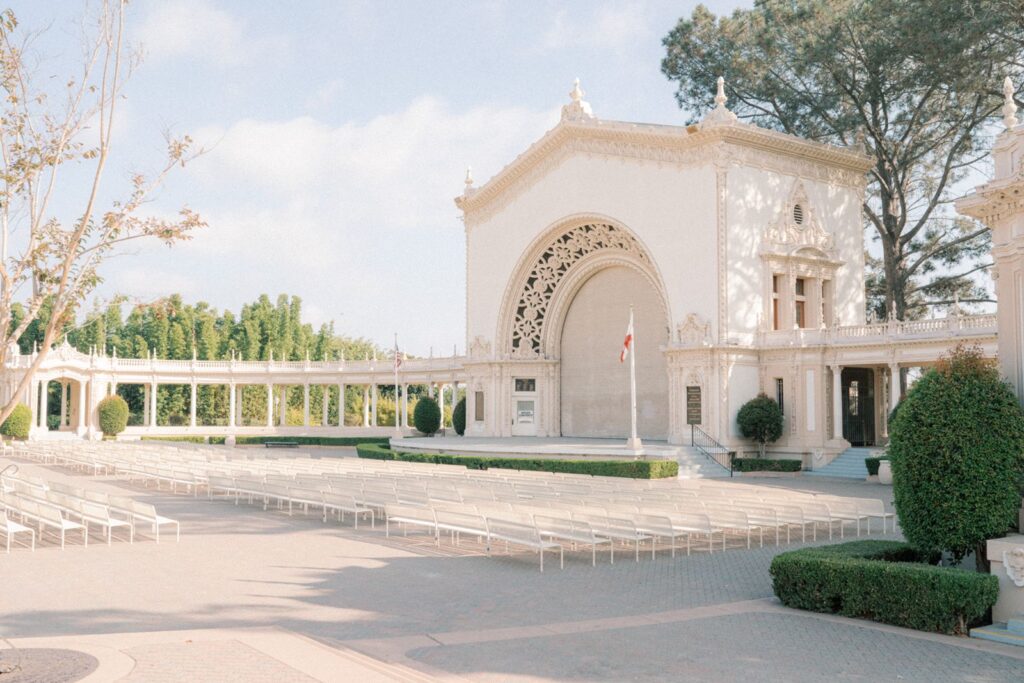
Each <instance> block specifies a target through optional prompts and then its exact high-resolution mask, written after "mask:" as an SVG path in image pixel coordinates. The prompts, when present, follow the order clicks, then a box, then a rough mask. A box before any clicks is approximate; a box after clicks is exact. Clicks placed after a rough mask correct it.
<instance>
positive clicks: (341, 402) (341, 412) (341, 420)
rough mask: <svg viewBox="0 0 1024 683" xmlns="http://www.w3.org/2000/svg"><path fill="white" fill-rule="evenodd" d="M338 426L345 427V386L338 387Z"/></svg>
mask: <svg viewBox="0 0 1024 683" xmlns="http://www.w3.org/2000/svg"><path fill="white" fill-rule="evenodd" d="M338 426H339V427H344V426H345V385H344V384H339V385H338Z"/></svg>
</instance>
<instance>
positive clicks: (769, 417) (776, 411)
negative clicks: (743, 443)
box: [736, 394, 782, 458]
mask: <svg viewBox="0 0 1024 683" xmlns="http://www.w3.org/2000/svg"><path fill="white" fill-rule="evenodd" d="M736 423H737V424H738V425H739V428H740V434H742V435H743V436H744V437H745V438H747V439H753V440H754V441H756V442H757V447H758V451H759V452H760V454H761V457H762V458H764V448H765V444H768V443H772V442H774V441H778V440H779V437H780V436H782V409H781V408H779V404H778V403H776V402H775V399H773V398H769V397H768V396H766V395H765V394H758V395H757V396H756V397H754V398H752V399H750V400H749V401H747V402H746V403H744V404H743V406H742V407H741V408H740V412H739V413H738V414H737V415H736Z"/></svg>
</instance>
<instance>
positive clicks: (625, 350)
mask: <svg viewBox="0 0 1024 683" xmlns="http://www.w3.org/2000/svg"><path fill="white" fill-rule="evenodd" d="M632 345H633V311H632V310H631V311H630V312H629V327H627V328H626V340H625V341H624V342H622V352H621V353H619V362H620V363H624V362H625V361H626V357H627V356H628V355H629V347H630V346H632Z"/></svg>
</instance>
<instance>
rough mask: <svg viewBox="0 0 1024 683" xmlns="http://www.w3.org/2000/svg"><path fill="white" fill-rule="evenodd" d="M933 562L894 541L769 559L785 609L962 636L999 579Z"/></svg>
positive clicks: (983, 611)
mask: <svg viewBox="0 0 1024 683" xmlns="http://www.w3.org/2000/svg"><path fill="white" fill-rule="evenodd" d="M935 560H936V556H935V555H929V554H927V553H922V552H921V551H920V550H919V549H917V548H915V547H913V546H911V545H910V544H908V543H901V542H898V541H853V542H851V543H841V544H838V545H829V546H823V547H818V548H803V549H801V550H794V551H790V552H787V553H782V554H780V555H777V556H776V557H775V559H774V560H772V565H771V575H772V586H773V588H774V590H775V595H777V596H778V597H779V600H781V601H782V604H784V605H786V606H787V607H795V608H797V609H805V610H811V611H814V612H827V613H831V614H841V615H843V616H846V617H857V618H861V619H872V620H874V621H880V622H883V623H886V624H894V625H896V626H904V627H906V628H913V629H917V630H919V631H937V632H939V633H958V634H966V633H967V629H968V628H970V627H971V626H973V625H975V624H977V623H978V622H979V621H981V620H982V619H984V617H985V614H986V612H988V610H989V609H991V608H992V605H994V604H995V601H996V597H997V596H998V594H999V580H998V579H997V578H996V577H995V576H992V575H991V574H979V573H977V572H967V571H964V570H962V569H957V568H953V567H938V566H935V565H934V564H930V563H932V562H934V561H935Z"/></svg>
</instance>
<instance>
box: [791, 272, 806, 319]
mask: <svg viewBox="0 0 1024 683" xmlns="http://www.w3.org/2000/svg"><path fill="white" fill-rule="evenodd" d="M805 284H806V280H805V279H804V278H802V277H798V278H797V279H796V287H795V294H796V301H795V305H794V308H793V316H794V317H793V322H794V323H795V324H796V326H797V327H807V315H806V308H807V297H806V296H805V295H804V292H805V291H806V290H805V287H804V285H805Z"/></svg>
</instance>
